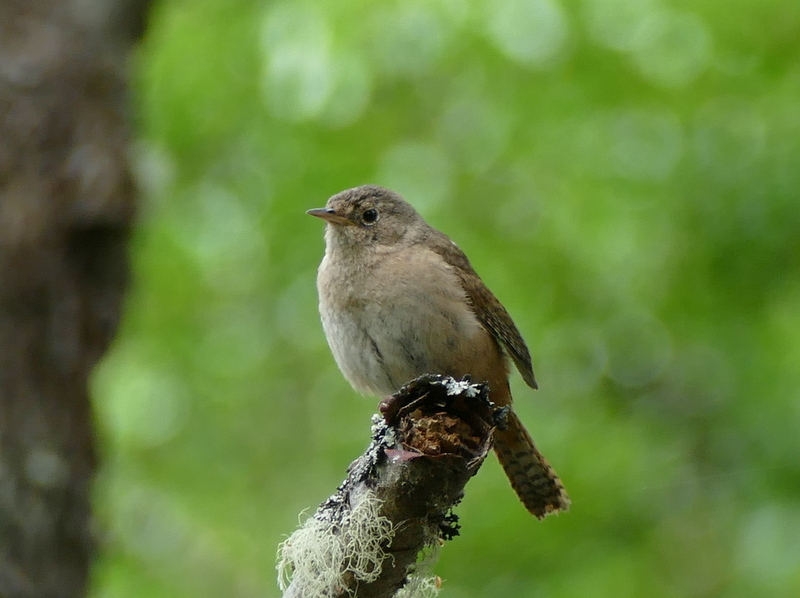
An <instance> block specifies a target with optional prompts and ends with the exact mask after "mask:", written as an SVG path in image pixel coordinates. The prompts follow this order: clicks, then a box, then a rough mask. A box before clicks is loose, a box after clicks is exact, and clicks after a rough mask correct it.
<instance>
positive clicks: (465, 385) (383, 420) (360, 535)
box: [278, 376, 505, 598]
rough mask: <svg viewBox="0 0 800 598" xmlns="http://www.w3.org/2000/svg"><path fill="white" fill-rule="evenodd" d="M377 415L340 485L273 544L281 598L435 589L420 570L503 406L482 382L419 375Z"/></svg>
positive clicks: (445, 531) (449, 528)
mask: <svg viewBox="0 0 800 598" xmlns="http://www.w3.org/2000/svg"><path fill="white" fill-rule="evenodd" d="M381 411H382V412H383V417H381V416H377V415H376V416H374V418H373V428H372V442H371V444H370V445H369V447H368V448H367V450H366V451H365V452H364V454H363V455H362V456H361V457H359V458H358V459H357V460H356V461H355V462H354V463H353V464H352V465H351V466H350V468H349V471H348V477H347V479H346V480H345V481H344V482H343V484H342V485H341V486H340V487H339V489H338V490H337V492H336V493H335V494H334V495H333V496H331V497H330V498H329V499H328V500H327V501H325V502H324V503H323V504H322V505H321V506H320V507H319V509H318V510H317V512H316V513H315V514H314V516H313V517H311V518H310V519H309V520H308V521H307V522H306V523H305V524H304V525H303V526H302V527H301V528H300V529H299V530H297V531H296V532H295V533H294V534H293V535H292V536H291V537H290V538H289V539H288V540H287V541H286V542H284V543H283V545H282V546H281V562H280V563H279V566H278V568H279V571H280V573H281V587H282V589H283V590H284V595H283V596H284V598H344V597H346V596H356V597H357V598H391V597H400V596H412V595H415V594H417V593H420V592H423V593H424V592H425V590H426V588H427V589H429V588H430V587H431V586H434V585H436V584H437V579H436V578H431V577H426V574H427V570H426V569H428V568H429V565H430V564H432V561H433V560H435V555H436V553H437V552H438V548H439V546H440V544H441V542H442V540H446V539H450V538H452V537H453V536H455V535H457V534H458V528H459V526H458V524H457V518H456V517H455V515H453V513H452V508H453V507H454V506H455V505H456V504H457V503H458V502H459V501H460V500H461V497H462V496H463V491H464V486H465V485H466V483H467V481H469V479H470V478H471V477H472V476H473V475H474V474H475V473H476V472H477V471H478V468H479V467H480V466H481V464H482V463H483V460H484V458H485V457H486V455H487V453H488V451H489V450H490V448H491V437H492V432H493V430H494V429H495V427H496V426H497V424H498V422H499V423H502V420H503V416H504V413H505V410H504V409H498V408H496V407H495V406H494V405H493V404H492V403H490V402H489V400H488V398H487V389H486V386H485V385H483V384H470V383H469V380H463V381H460V382H459V381H456V380H454V379H452V378H447V377H442V376H423V377H421V378H418V379H416V380H414V381H413V382H411V383H409V384H408V385H406V386H405V387H403V388H402V389H401V390H400V391H399V392H398V393H397V394H395V395H394V396H393V397H391V399H389V400H387V401H386V402H384V403H383V404H382V405H381ZM426 553H427V554H428V556H429V557H430V558H428V559H425V558H424V557H423V558H422V559H421V562H420V555H425V554H426Z"/></svg>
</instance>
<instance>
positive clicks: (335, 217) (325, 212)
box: [306, 208, 355, 226]
mask: <svg viewBox="0 0 800 598" xmlns="http://www.w3.org/2000/svg"><path fill="white" fill-rule="evenodd" d="M306 214H309V215H311V216H316V217H317V218H322V219H323V220H325V221H326V222H330V223H331V224H343V225H345V226H347V225H352V224H355V223H354V222H353V221H352V220H349V219H347V218H345V217H344V216H339V214H337V213H336V210H333V209H331V208H314V209H313V210H307V211H306Z"/></svg>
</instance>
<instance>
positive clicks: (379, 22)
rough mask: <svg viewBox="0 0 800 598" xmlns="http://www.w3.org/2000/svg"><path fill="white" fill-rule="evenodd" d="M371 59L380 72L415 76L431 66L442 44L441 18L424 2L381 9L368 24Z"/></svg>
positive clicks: (438, 55)
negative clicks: (370, 32) (372, 51)
mask: <svg viewBox="0 0 800 598" xmlns="http://www.w3.org/2000/svg"><path fill="white" fill-rule="evenodd" d="M372 33H373V39H372V43H373V48H374V53H373V58H374V60H375V61H376V62H377V65H378V67H379V68H380V69H381V71H382V72H384V73H387V74H389V75H398V76H406V77H407V76H418V75H420V74H423V73H426V72H428V71H429V70H430V69H432V68H433V67H434V66H435V64H436V62H437V60H438V59H439V57H440V56H441V55H442V52H443V50H444V48H445V45H446V39H445V28H444V26H443V23H442V20H441V18H440V17H439V16H438V14H437V13H436V12H434V10H432V8H431V7H430V6H429V5H428V3H427V2H402V3H400V4H399V5H397V6H395V7H393V8H383V9H381V10H380V11H379V12H378V13H377V14H376V15H375V20H374V24H373V26H372Z"/></svg>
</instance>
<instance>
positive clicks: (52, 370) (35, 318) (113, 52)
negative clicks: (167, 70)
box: [0, 0, 147, 598]
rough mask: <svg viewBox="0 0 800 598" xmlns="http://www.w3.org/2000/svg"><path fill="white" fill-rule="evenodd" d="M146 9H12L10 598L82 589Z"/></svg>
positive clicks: (6, 506)
mask: <svg viewBox="0 0 800 598" xmlns="http://www.w3.org/2000/svg"><path fill="white" fill-rule="evenodd" d="M146 5H147V2H145V1H142V0H107V1H103V2H83V1H80V0H36V1H30V0H6V1H4V2H0V596H3V597H4V598H5V597H8V598H40V597H41V598H50V597H56V596H57V597H59V598H65V597H66V598H72V597H78V596H82V595H84V593H85V589H86V584H87V577H88V571H89V565H90V561H91V558H92V555H93V551H94V542H93V538H92V523H91V508H90V485H91V480H92V475H93V473H94V470H95V466H96V461H97V460H96V449H95V437H94V432H93V427H92V414H91V406H90V402H89V395H88V390H87V380H88V376H89V374H90V371H91V369H92V367H93V366H94V364H95V363H96V362H97V360H98V359H99V358H100V356H101V355H102V354H103V353H104V351H105V350H106V349H107V347H108V345H109V342H110V340H111V338H112V336H113V334H114V332H115V330H116V328H117V324H118V321H119V317H120V309H121V304H122V299H123V295H124V291H125V287H126V283H127V280H128V270H129V268H128V258H127V239H128V234H129V231H130V227H131V222H132V219H133V214H134V199H135V193H134V187H133V184H132V180H131V177H130V174H129V168H128V159H127V154H128V126H127V123H128V113H127V74H128V65H127V60H128V56H129V54H130V51H131V48H132V47H133V45H134V43H135V41H136V40H137V38H138V37H139V36H140V34H141V32H142V28H143V23H144V15H145V8H146Z"/></svg>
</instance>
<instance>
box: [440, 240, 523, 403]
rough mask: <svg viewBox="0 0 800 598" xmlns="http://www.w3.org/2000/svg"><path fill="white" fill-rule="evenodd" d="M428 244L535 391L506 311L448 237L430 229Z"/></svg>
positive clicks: (519, 339)
mask: <svg viewBox="0 0 800 598" xmlns="http://www.w3.org/2000/svg"><path fill="white" fill-rule="evenodd" d="M427 242H428V243H427V244H429V245H428V246H429V247H430V248H431V250H432V251H434V252H435V253H437V254H438V255H440V256H442V258H444V260H445V261H446V262H447V263H448V264H449V265H450V266H451V267H452V268H453V270H454V271H455V273H456V274H457V275H458V278H459V279H460V280H461V286H462V287H463V288H464V292H465V293H466V294H467V298H468V299H469V301H470V304H471V307H472V310H473V311H474V312H475V315H476V316H477V317H478V320H479V321H480V322H481V324H482V325H483V327H484V328H485V329H486V330H488V331H489V333H490V334H491V335H492V336H493V337H494V339H495V341H497V343H498V344H499V345H500V346H501V347H503V348H504V349H505V351H506V353H508V355H510V356H511V359H513V360H514V363H515V364H516V366H517V369H518V370H519V373H520V374H521V375H522V379H523V380H525V383H526V384H527V385H528V386H530V387H531V388H534V389H535V388H538V385H537V384H536V378H534V375H533V365H532V364H531V354H530V352H529V351H528V346H527V345H526V344H525V341H524V340H523V338H522V335H521V334H520V333H519V330H518V329H517V326H516V324H514V321H513V320H512V319H511V316H510V315H508V312H507V311H506V308H505V307H503V304H502V303H500V301H499V300H498V299H497V297H495V296H494V293H492V292H491V291H490V290H489V288H488V287H487V286H486V285H485V284H484V283H483V281H482V280H481V279H480V277H479V276H478V275H477V274H476V273H475V270H473V269H472V265H471V264H470V263H469V259H468V258H467V256H466V255H465V254H464V252H463V251H461V249H459V247H458V246H457V245H456V244H455V243H454V242H453V241H451V240H450V238H449V237H447V235H445V234H444V233H441V232H439V231H437V230H436V229H433V228H432V229H431V234H430V236H429V238H428V239H427Z"/></svg>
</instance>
